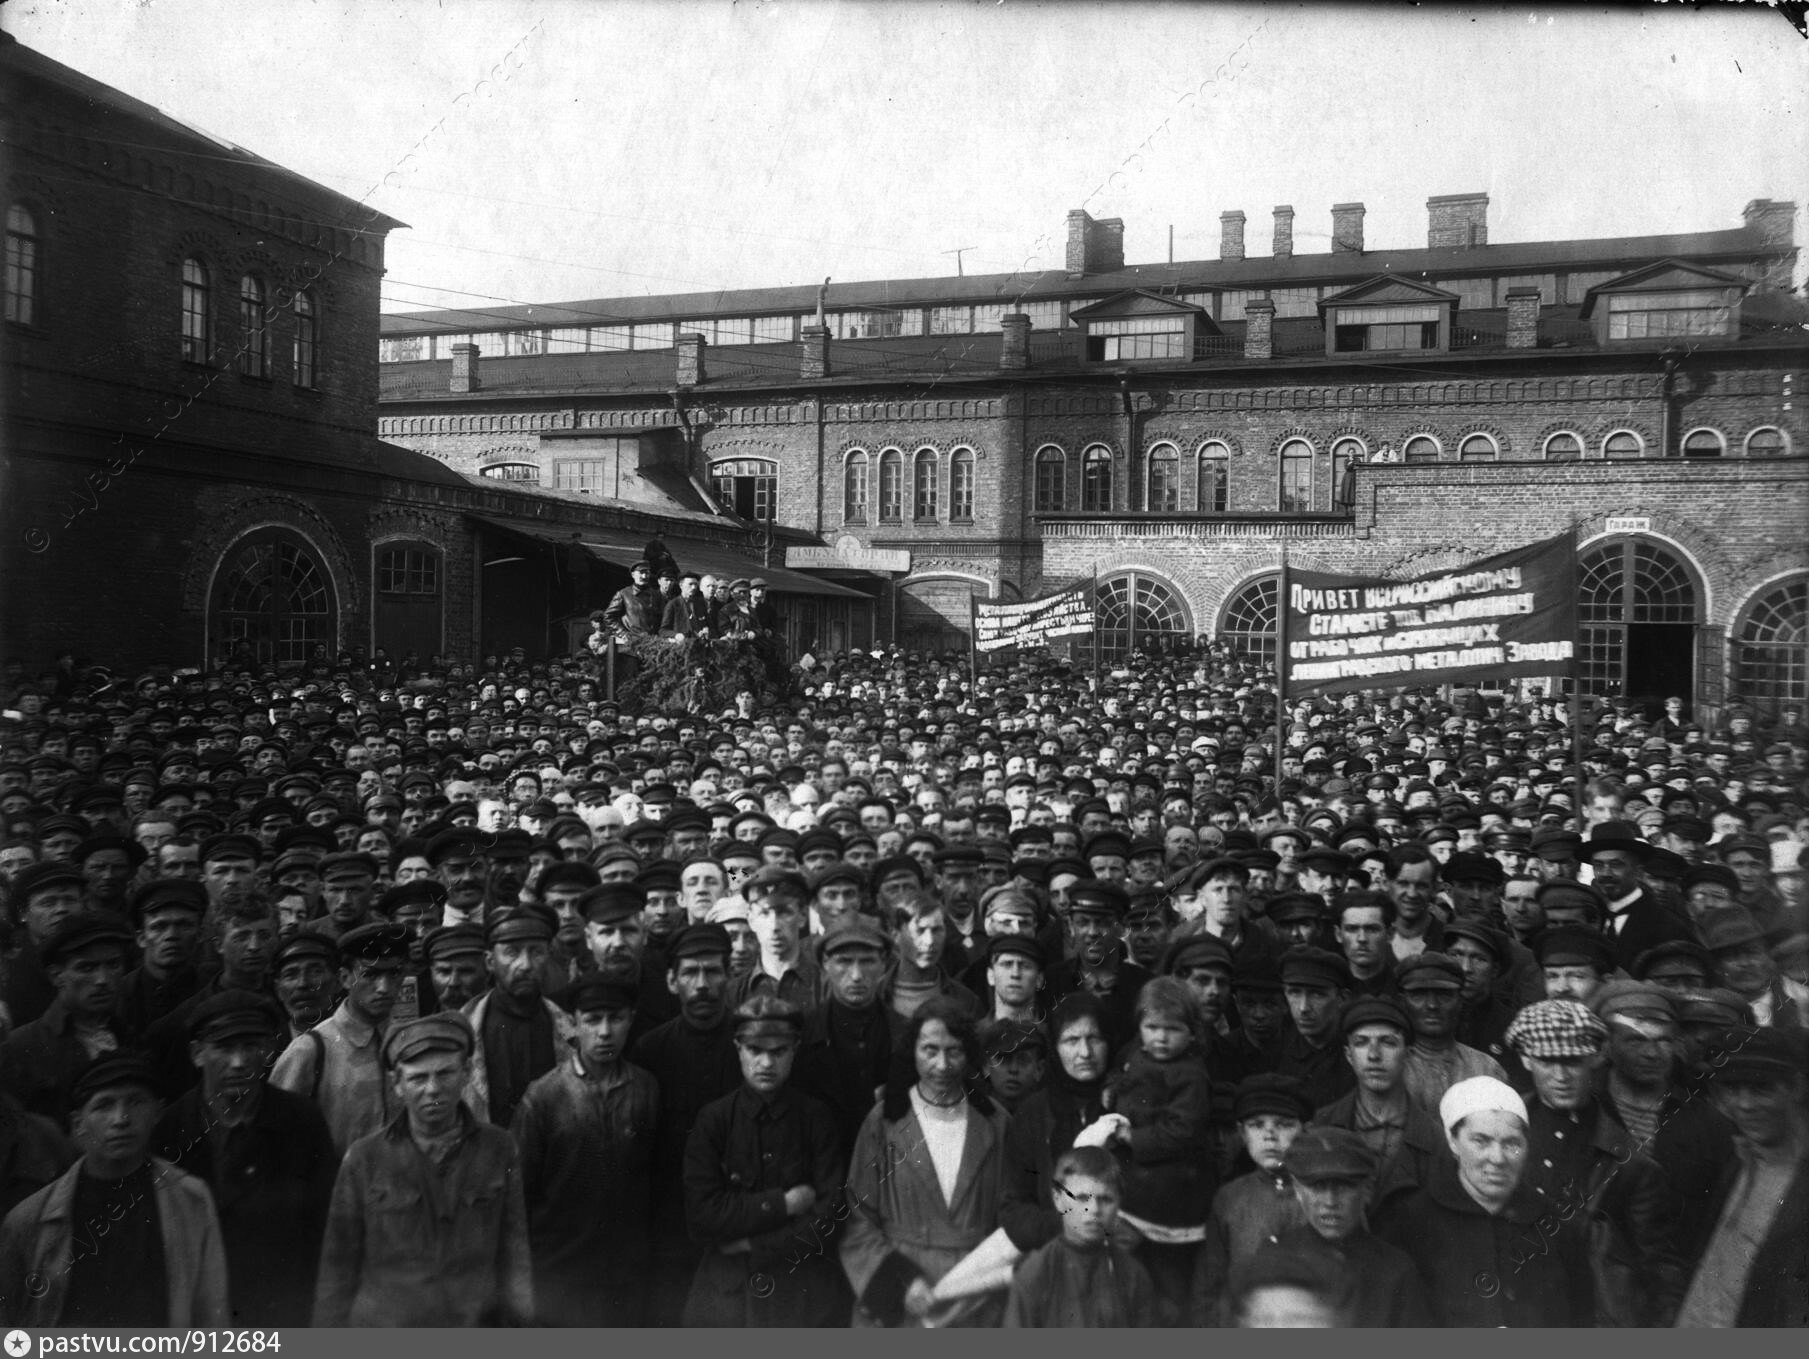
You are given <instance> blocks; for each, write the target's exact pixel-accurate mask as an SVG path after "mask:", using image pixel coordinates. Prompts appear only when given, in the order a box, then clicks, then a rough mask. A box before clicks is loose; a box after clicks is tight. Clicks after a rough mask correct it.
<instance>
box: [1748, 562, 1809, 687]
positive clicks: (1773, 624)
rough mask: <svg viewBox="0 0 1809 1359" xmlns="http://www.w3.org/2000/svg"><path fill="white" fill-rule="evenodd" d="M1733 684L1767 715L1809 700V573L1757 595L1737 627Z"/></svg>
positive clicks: (1779, 583) (1782, 582) (1777, 584)
mask: <svg viewBox="0 0 1809 1359" xmlns="http://www.w3.org/2000/svg"><path fill="white" fill-rule="evenodd" d="M1733 642H1734V648H1733V650H1734V654H1733V658H1732V659H1733V680H1734V685H1735V688H1736V690H1737V691H1738V693H1739V695H1740V697H1741V698H1743V699H1745V700H1746V701H1747V702H1748V703H1751V704H1753V705H1754V706H1755V707H1756V708H1758V710H1759V711H1760V712H1761V713H1762V714H1763V715H1764V716H1766V717H1768V718H1770V717H1776V716H1777V714H1778V712H1779V710H1780V709H1782V708H1783V707H1785V706H1786V705H1789V704H1795V705H1797V706H1799V707H1800V706H1801V705H1802V704H1804V703H1805V702H1809V574H1805V575H1800V576H1795V577H1793V578H1791V579H1789V580H1781V581H1777V582H1775V583H1774V584H1772V585H1770V586H1768V587H1766V588H1765V589H1763V590H1761V591H1760V592H1759V593H1758V594H1757V595H1756V596H1754V598H1753V600H1752V602H1751V603H1749V604H1748V605H1747V606H1746V608H1745V609H1744V610H1742V612H1741V614H1740V621H1739V622H1738V623H1737V624H1736V625H1735V627H1734V637H1733Z"/></svg>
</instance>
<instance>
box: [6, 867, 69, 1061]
mask: <svg viewBox="0 0 1809 1359" xmlns="http://www.w3.org/2000/svg"><path fill="white" fill-rule="evenodd" d="M82 888H83V879H82V871H81V869H79V868H77V867H76V866H75V865H74V864H72V863H68V862H64V861H61V860H51V861H50V862H48V863H37V864H33V865H32V866H31V867H29V868H26V869H24V870H22V871H21V872H20V873H19V875H18V876H17V877H16V878H14V879H13V883H12V893H11V905H12V913H13V918H14V919H15V920H16V921H18V922H19V924H20V925H21V926H22V927H23V928H22V929H21V930H20V931H19V934H18V935H15V939H16V940H17V943H18V951H17V952H16V953H15V954H14V955H13V957H12V958H11V959H9V960H8V962H7V966H6V969H5V974H4V975H5V981H4V985H0V999H3V1000H4V1001H5V1002H6V1007H7V1010H8V1012H9V1013H10V1014H11V1016H12V1022H13V1024H14V1025H15V1026H18V1025H22V1024H29V1023H31V1022H32V1021H33V1020H34V1019H37V1018H38V1017H39V1016H41V1015H42V1014H43V1013H44V1011H46V1010H47V1009H49V1008H50V1003H51V1001H52V1000H53V999H55V996H56V992H55V988H54V987H52V986H51V984H50V978H49V977H48V976H47V975H46V974H45V971H44V959H43V948H44V943H45V941H46V940H47V939H48V938H49V937H50V935H51V933H52V932H53V931H54V930H55V929H56V927H57V926H58V925H59V924H61V923H62V922H63V921H64V920H66V919H67V918H68V917H70V916H72V915H74V914H75V913H76V912H77V911H79V910H81V909H82ZM19 935H22V936H23V937H22V938H20V937H19Z"/></svg>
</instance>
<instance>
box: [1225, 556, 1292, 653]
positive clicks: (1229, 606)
mask: <svg viewBox="0 0 1809 1359" xmlns="http://www.w3.org/2000/svg"><path fill="white" fill-rule="evenodd" d="M1280 596H1281V580H1280V577H1278V576H1265V577H1263V578H1262V579H1261V580H1253V581H1251V582H1250V583H1249V584H1248V585H1246V586H1244V587H1243V589H1241V590H1239V591H1238V592H1237V593H1236V594H1234V595H1232V596H1231V598H1230V599H1228V600H1226V601H1225V616H1224V619H1223V621H1222V622H1221V623H1220V624H1219V640H1220V641H1221V642H1224V643H1226V644H1228V645H1229V646H1230V647H1231V650H1232V652H1233V653H1234V654H1236V655H1238V656H1241V657H1243V658H1244V659H1245V660H1246V661H1254V662H1256V663H1257V664H1258V665H1264V666H1269V665H1273V664H1275V641H1276V636H1277V633H1278V626H1277V621H1276V620H1277V612H1278V605H1279V602H1280Z"/></svg>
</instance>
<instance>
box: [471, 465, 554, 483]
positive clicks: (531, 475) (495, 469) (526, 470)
mask: <svg viewBox="0 0 1809 1359" xmlns="http://www.w3.org/2000/svg"><path fill="white" fill-rule="evenodd" d="M478 475H479V476H480V477H489V478H490V480H491V481H539V480H540V469H539V468H538V467H536V466H535V465H534V464H533V463H531V462H497V463H491V464H490V466H488V467H486V468H484V469H483V470H482V471H480V472H479V473H478Z"/></svg>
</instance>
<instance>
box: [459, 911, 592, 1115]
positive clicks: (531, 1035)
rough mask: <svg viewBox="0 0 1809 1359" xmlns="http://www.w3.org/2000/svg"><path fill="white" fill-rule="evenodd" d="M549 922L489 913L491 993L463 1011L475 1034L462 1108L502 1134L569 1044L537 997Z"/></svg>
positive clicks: (560, 1014) (563, 1026)
mask: <svg viewBox="0 0 1809 1359" xmlns="http://www.w3.org/2000/svg"><path fill="white" fill-rule="evenodd" d="M555 926H556V922H555V920H554V918H553V913H552V912H551V911H549V910H547V909H546V907H544V906H523V907H517V908H516V909H514V910H510V911H499V912H494V913H492V914H491V915H490V916H489V921H488V923H487V924H486V925H485V926H484V939H485V943H486V944H487V945H488V951H487V956H486V962H487V964H488V967H489V971H490V989H489V990H487V991H485V992H484V993H483V994H482V995H481V996H479V997H478V998H477V999H476V1000H473V1001H469V1002H467V1003H466V1005H465V1009H464V1014H465V1018H467V1019H469V1020H470V1021H471V1031H472V1033H474V1034H475V1035H476V1036H477V1044H476V1048H475V1050H474V1052H473V1054H472V1059H471V1079H470V1081H469V1082H468V1083H467V1084H466V1086H465V1103H466V1104H468V1105H469V1106H470V1108H471V1112H472V1113H473V1114H475V1115H477V1117H478V1118H479V1119H488V1120H489V1121H490V1122H492V1123H494V1124H496V1126H497V1127H499V1128H506V1127H508V1126H509V1125H510V1123H511V1122H513V1120H514V1118H515V1107H516V1105H518V1104H519V1103H520V1102H521V1097H522V1096H523V1095H524V1094H526V1093H527V1089H528V1086H529V1085H531V1084H532V1083H533V1082H534V1081H535V1080H536V1079H537V1078H538V1077H540V1076H543V1075H545V1074H546V1073H547V1072H548V1071H550V1070H552V1069H553V1065H554V1063H555V1062H556V1061H557V1060H558V1058H559V1054H560V1053H561V1052H563V1051H564V1049H565V1048H566V1047H567V1046H568V1044H569V1043H570V1040H571V1031H570V1022H569V1021H568V1020H567V1018H566V1015H565V1012H564V1011H563V1010H561V1009H560V1008H559V1007H558V1006H557V1005H555V1004H553V1002H552V1001H550V1000H548V999H547V998H546V997H545V996H543V995H542V994H541V992H540V978H541V973H542V972H543V970H544V968H545V965H546V957H547V950H548V949H549V948H551V947H552V943H553V930H554V928H555Z"/></svg>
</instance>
